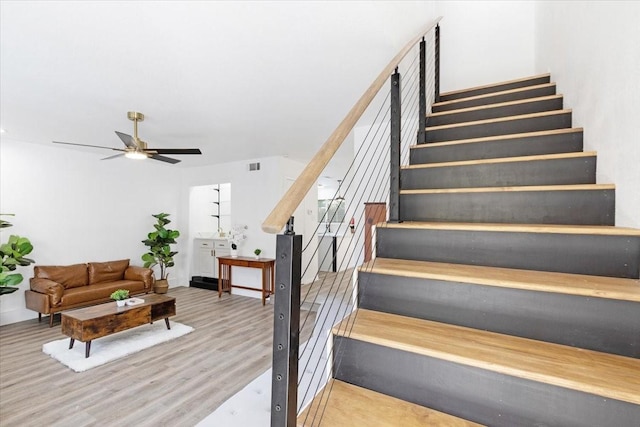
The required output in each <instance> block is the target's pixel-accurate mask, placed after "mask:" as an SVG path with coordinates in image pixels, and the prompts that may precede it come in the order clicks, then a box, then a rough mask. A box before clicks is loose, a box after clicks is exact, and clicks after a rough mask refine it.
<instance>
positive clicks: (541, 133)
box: [409, 128, 584, 150]
mask: <svg viewBox="0 0 640 427" xmlns="http://www.w3.org/2000/svg"><path fill="white" fill-rule="evenodd" d="M583 130H584V129H583V128H562V129H552V130H541V131H536V132H523V133H512V134H506V135H496V136H483V137H480V138H467V139H456V140H453V141H443V142H430V143H427V144H417V145H412V146H410V147H409V148H410V149H414V150H415V149H420V148H432V147H444V146H448V145H458V144H473V143H476V142H487V141H501V140H502V141H504V140H512V139H515V138H528V137H532V136H544V135H556V134H565V133H577V132H582V131H583Z"/></svg>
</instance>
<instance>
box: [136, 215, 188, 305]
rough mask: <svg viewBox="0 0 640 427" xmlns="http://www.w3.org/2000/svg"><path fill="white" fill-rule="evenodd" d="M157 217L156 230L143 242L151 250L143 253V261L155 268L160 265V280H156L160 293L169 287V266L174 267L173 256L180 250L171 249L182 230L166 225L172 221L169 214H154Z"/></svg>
mask: <svg viewBox="0 0 640 427" xmlns="http://www.w3.org/2000/svg"><path fill="white" fill-rule="evenodd" d="M152 216H153V217H154V218H156V219H157V222H156V223H155V224H154V225H153V226H154V228H155V229H156V231H152V232H151V233H149V234H148V235H147V239H146V240H143V241H142V243H144V244H145V246H148V247H149V252H147V253H146V254H144V255H142V261H144V266H145V267H146V268H153V267H155V266H156V265H159V266H160V280H156V284H155V286H154V291H155V292H156V293H158V294H164V293H167V290H168V289H169V282H167V277H169V272H168V271H167V269H168V268H170V267H173V266H174V265H175V264H174V262H173V257H174V255H176V254H177V253H178V252H176V251H172V250H171V245H172V244H174V243H177V242H176V239H177V238H178V237H179V236H180V232H179V231H177V230H169V229H168V228H166V227H165V226H166V225H167V224H169V223H170V222H171V221H170V220H169V219H168V217H169V214H167V213H159V214H155V215H152Z"/></svg>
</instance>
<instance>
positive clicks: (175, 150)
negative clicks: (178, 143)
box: [145, 148, 202, 154]
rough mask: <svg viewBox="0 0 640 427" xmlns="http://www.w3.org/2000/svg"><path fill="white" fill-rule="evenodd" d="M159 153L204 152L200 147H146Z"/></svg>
mask: <svg viewBox="0 0 640 427" xmlns="http://www.w3.org/2000/svg"><path fill="white" fill-rule="evenodd" d="M145 151H153V152H155V153H158V154H202V151H200V149H199V148H145Z"/></svg>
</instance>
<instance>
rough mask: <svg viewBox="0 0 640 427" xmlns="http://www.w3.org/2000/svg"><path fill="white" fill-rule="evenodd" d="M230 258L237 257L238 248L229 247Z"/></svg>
mask: <svg viewBox="0 0 640 427" xmlns="http://www.w3.org/2000/svg"><path fill="white" fill-rule="evenodd" d="M231 258H238V250H237V249H231Z"/></svg>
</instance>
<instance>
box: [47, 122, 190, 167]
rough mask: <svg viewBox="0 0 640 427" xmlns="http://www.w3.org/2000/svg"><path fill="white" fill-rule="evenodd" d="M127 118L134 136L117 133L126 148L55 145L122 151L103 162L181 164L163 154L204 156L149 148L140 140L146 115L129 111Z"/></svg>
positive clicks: (69, 143)
mask: <svg viewBox="0 0 640 427" xmlns="http://www.w3.org/2000/svg"><path fill="white" fill-rule="evenodd" d="M127 117H128V118H129V120H131V121H133V136H131V135H127V134H126V133H122V132H118V131H115V132H116V135H118V137H120V139H121V140H122V142H124V145H125V148H111V147H102V146H99V145H88V144H74V143H71V142H59V141H53V143H54V144H65V145H78V146H80V147H94V148H104V149H106V150H113V151H121V152H122V153H120V154H116V155H114V156H109V157H105V158H104V159H102V160H109V159H114V158H116V157H121V156H124V157H127V158H129V159H147V158H149V159H153V160H160V161H161V162H167V163H171V164H175V163H179V162H180V160H178V159H173V158H171V157H166V156H163V155H162V154H176V155H180V154H202V152H201V151H200V149H199V148H148V147H147V143H146V142H144V141H143V140H141V139H140V138H138V122H141V121H143V120H144V114H142V113H138V112H135V111H129V112H128V113H127Z"/></svg>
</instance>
